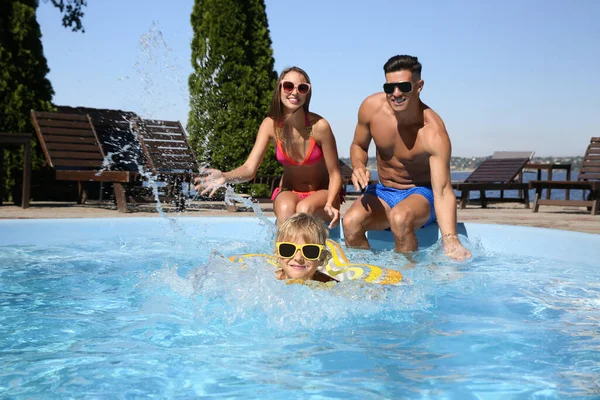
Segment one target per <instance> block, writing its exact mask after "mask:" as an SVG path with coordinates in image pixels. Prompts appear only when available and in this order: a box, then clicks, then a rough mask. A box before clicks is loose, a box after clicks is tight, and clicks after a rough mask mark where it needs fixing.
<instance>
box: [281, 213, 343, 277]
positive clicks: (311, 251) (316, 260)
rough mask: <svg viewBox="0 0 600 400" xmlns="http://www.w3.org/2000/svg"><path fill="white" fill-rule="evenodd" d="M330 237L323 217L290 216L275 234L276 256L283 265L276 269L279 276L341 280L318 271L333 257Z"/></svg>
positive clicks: (309, 215)
mask: <svg viewBox="0 0 600 400" xmlns="http://www.w3.org/2000/svg"><path fill="white" fill-rule="evenodd" d="M328 236H329V235H328V231H327V227H326V226H325V223H324V222H323V220H321V219H320V218H318V217H315V216H313V215H311V214H306V213H296V214H294V215H292V216H291V217H289V218H288V219H286V220H285V221H284V222H283V223H282V224H281V225H280V227H279V230H278V231H277V235H276V236H275V256H276V258H277V261H278V264H279V269H278V270H277V271H276V272H275V274H276V277H277V279H280V280H284V279H291V280H293V281H296V282H297V281H306V280H313V281H317V282H325V283H326V282H337V280H335V279H333V278H332V277H330V276H329V275H326V274H324V273H323V272H321V271H319V270H318V268H319V267H323V266H324V265H325V264H327V261H328V260H329V258H330V254H329V251H328V250H327V247H326V242H327V237H328ZM290 283H295V282H290ZM298 283H299V282H298Z"/></svg>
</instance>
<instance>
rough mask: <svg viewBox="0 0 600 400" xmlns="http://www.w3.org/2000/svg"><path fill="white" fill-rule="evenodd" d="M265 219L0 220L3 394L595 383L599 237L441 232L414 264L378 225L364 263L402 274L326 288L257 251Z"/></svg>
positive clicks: (461, 389)
mask: <svg viewBox="0 0 600 400" xmlns="http://www.w3.org/2000/svg"><path fill="white" fill-rule="evenodd" d="M258 221H259V220H258V219H256V218H180V219H172V218H169V219H165V218H148V219H145V218H132V219H122V218H119V219H110V220H106V219H101V220H92V219H73V220H18V221H14V220H4V221H0V284H1V290H0V352H1V354H2V355H1V358H0V371H1V372H0V393H4V395H3V396H5V397H7V398H51V397H63V398H64V397H76V398H77V397H79V398H137V397H157V398H200V397H204V396H205V397H223V398H244V399H246V398H260V399H265V398H269V399H304V398H318V399H322V398H344V399H381V398H457V399H469V398H494V399H495V398H498V399H504V398H544V399H546V398H582V397H583V398H598V396H600V380H599V376H600V352H599V350H600V270H599V269H598V257H599V255H598V254H599V251H598V249H599V248H600V235H591V234H583V233H575V232H564V231H555V230H549V229H537V228H524V227H511V226H494V225H482V224H465V225H461V227H460V228H461V229H460V231H461V233H462V234H464V235H466V237H468V247H469V248H470V249H471V250H472V252H473V255H474V257H473V260H471V261H469V262H467V263H464V264H458V263H454V262H452V261H449V260H447V259H446V258H445V257H444V256H443V254H442V251H441V249H440V247H439V244H438V243H437V242H436V240H437V232H436V231H435V229H429V230H423V231H422V232H420V239H421V244H422V245H423V247H422V248H421V249H420V250H419V252H417V253H416V255H415V260H416V262H417V265H416V266H414V267H411V266H410V263H409V262H408V261H407V260H406V259H405V258H404V257H403V256H401V255H397V254H395V253H393V252H392V251H390V250H389V249H390V248H391V247H390V242H389V236H386V235H387V234H385V233H372V234H371V239H372V240H373V243H374V244H375V251H374V252H366V251H358V250H349V251H348V252H347V255H348V256H349V258H350V259H351V260H353V261H361V262H364V261H368V262H370V263H371V264H375V265H381V266H385V267H387V268H393V269H399V270H401V271H402V273H403V274H404V276H405V283H404V284H403V285H401V286H392V287H382V286H376V285H361V284H360V283H359V282H344V283H341V284H338V285H336V287H335V288H333V289H332V290H315V289H311V288H309V287H306V286H301V285H285V284H283V283H282V282H279V281H275V280H274V279H273V275H272V273H271V271H270V270H269V269H268V267H266V266H265V265H263V264H261V263H254V264H251V265H249V268H245V269H240V268H238V266H237V265H233V264H231V263H229V262H228V261H226V259H225V257H226V256H229V255H232V254H240V253H248V252H269V251H270V250H271V249H270V240H271V238H272V235H273V232H274V230H273V225H272V222H270V221H267V220H262V221H260V222H258Z"/></svg>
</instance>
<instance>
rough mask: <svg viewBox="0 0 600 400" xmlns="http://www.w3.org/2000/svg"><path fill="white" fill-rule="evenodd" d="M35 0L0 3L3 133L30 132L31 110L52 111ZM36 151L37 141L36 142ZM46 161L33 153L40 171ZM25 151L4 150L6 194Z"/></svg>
mask: <svg viewBox="0 0 600 400" xmlns="http://www.w3.org/2000/svg"><path fill="white" fill-rule="evenodd" d="M36 8H37V1H36V0H23V1H6V0H1V1H0V132H29V133H33V132H34V131H33V127H32V125H31V121H30V118H29V112H30V110H32V109H35V110H39V111H44V110H51V108H52V104H51V102H50V100H51V99H52V95H53V94H54V91H53V90H52V85H51V84H50V81H48V79H46V74H47V73H48V71H49V69H48V65H47V63H46V58H45V57H44V53H43V49H42V42H41V39H40V38H41V32H40V26H39V24H38V23H37V20H36V16H35V11H36ZM33 142H34V149H36V148H37V147H36V142H37V140H34V141H33ZM42 163H43V158H42V156H41V152H40V151H39V148H37V151H34V155H33V167H34V169H36V168H39V167H40V166H41V165H42ZM22 166H23V150H22V149H20V148H16V147H14V148H13V147H8V148H6V149H5V150H4V169H5V172H6V174H5V179H4V185H5V188H6V189H7V190H6V191H5V193H6V195H7V194H9V193H10V190H11V188H12V187H13V186H14V184H15V177H16V176H18V175H19V174H20V173H21V170H22Z"/></svg>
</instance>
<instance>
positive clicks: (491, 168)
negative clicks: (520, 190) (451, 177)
mask: <svg viewBox="0 0 600 400" xmlns="http://www.w3.org/2000/svg"><path fill="white" fill-rule="evenodd" d="M528 162H529V158H528V157H527V158H489V159H487V160H485V161H483V162H482V163H481V164H480V165H479V166H478V167H477V168H476V169H475V170H474V171H473V172H472V173H471V175H469V176H468V177H467V178H466V179H465V182H466V183H470V182H477V183H482V182H484V183H508V182H513V181H514V180H515V178H517V177H518V176H519V174H520V173H521V171H522V170H523V167H525V164H527V163H528Z"/></svg>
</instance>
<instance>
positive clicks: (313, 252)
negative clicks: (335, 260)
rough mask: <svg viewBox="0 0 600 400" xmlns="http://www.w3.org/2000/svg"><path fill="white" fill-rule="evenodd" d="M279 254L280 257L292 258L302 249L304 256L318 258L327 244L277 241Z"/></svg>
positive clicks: (310, 258) (309, 258)
mask: <svg viewBox="0 0 600 400" xmlns="http://www.w3.org/2000/svg"><path fill="white" fill-rule="evenodd" d="M275 246H276V247H277V254H278V255H279V257H283V258H292V257H294V256H295V255H296V252H297V251H298V250H300V251H302V257H304V258H305V259H307V260H318V259H319V258H320V257H321V253H322V252H323V249H324V248H325V246H323V245H321V244H313V243H306V244H296V243H291V242H277V243H275Z"/></svg>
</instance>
